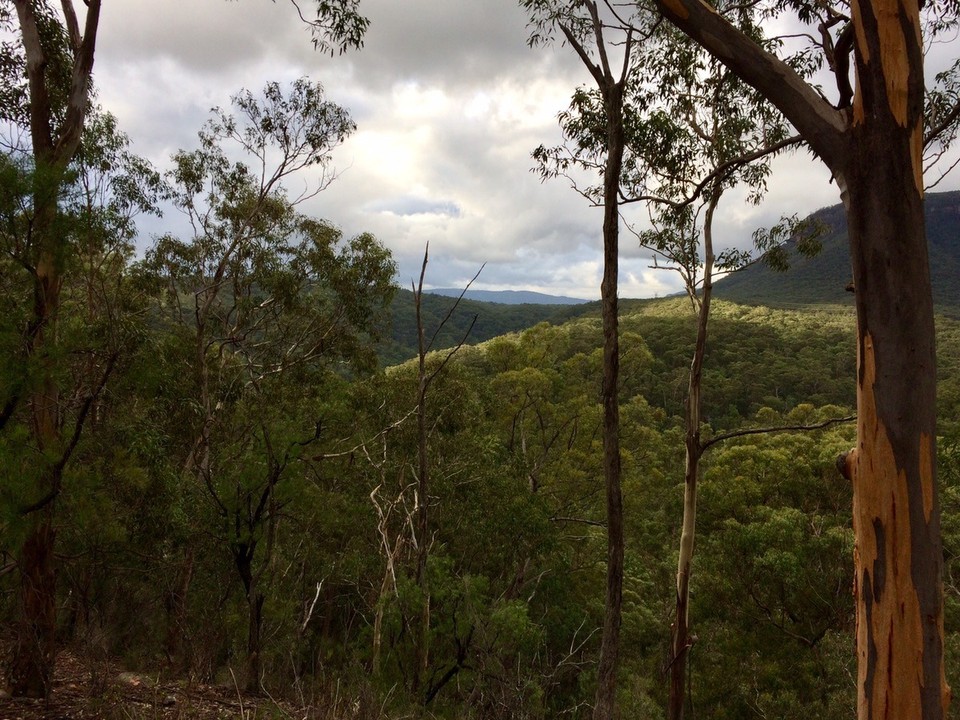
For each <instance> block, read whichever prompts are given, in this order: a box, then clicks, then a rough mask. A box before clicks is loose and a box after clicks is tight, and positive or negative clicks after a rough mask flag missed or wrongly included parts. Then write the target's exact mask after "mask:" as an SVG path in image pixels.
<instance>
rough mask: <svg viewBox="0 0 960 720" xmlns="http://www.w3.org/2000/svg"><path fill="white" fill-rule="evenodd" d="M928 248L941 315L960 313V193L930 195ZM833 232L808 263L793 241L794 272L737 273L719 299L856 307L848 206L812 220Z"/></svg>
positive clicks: (761, 268) (760, 269)
mask: <svg viewBox="0 0 960 720" xmlns="http://www.w3.org/2000/svg"><path fill="white" fill-rule="evenodd" d="M924 206H925V218H926V230H927V245H928V252H929V256H930V276H931V282H932V285H933V301H934V305H936V306H937V308H938V310H941V311H943V310H954V311H960V191H952V192H943V193H930V194H928V195H927V197H926V199H925V201H924ZM810 217H812V218H816V219H819V220H820V221H821V222H823V224H824V225H825V226H826V227H827V231H826V234H825V235H824V236H823V237H822V238H821V242H822V245H823V248H822V250H821V251H820V253H818V254H817V255H816V256H814V257H812V258H807V257H803V256H801V255H800V254H799V253H798V252H797V251H796V241H795V240H789V241H788V242H787V243H786V245H787V251H788V255H789V262H790V268H789V269H788V270H786V271H785V272H778V271H775V270H773V269H772V268H770V267H769V266H768V265H767V264H766V263H765V262H762V261H761V262H758V263H754V264H753V265H750V266H748V267H746V268H744V269H742V270H739V271H737V272H735V273H731V274H730V275H728V276H727V277H725V278H722V279H720V280H718V281H716V282H715V284H714V295H715V296H716V297H718V298H721V299H723V300H730V301H733V302H738V303H743V304H748V305H768V306H777V307H789V306H795V305H822V304H841V305H850V306H852V305H853V298H854V296H853V294H852V293H851V292H849V291H847V289H846V288H847V286H848V285H849V284H850V280H851V269H850V248H849V243H848V238H847V221H846V215H845V213H844V210H843V206H842V205H839V204H838V205H831V206H829V207H825V208H821V209H820V210H817V211H816V212H814V213H812V214H811V215H810Z"/></svg>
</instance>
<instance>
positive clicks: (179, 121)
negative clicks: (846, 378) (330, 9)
mask: <svg viewBox="0 0 960 720" xmlns="http://www.w3.org/2000/svg"><path fill="white" fill-rule="evenodd" d="M362 8H363V10H364V12H365V13H366V14H368V15H369V17H370V18H371V20H372V25H371V28H370V30H369V33H368V35H367V36H366V39H365V45H364V48H363V50H362V51H360V52H353V51H351V52H348V53H347V54H345V55H342V56H336V57H332V58H331V57H329V56H326V55H322V54H319V53H317V52H315V51H314V50H313V48H312V44H311V42H310V36H309V33H308V32H307V31H306V29H305V27H304V26H303V24H302V23H301V22H300V21H299V20H298V18H297V16H296V13H295V10H294V7H293V5H292V4H291V3H288V2H283V1H282V0H281V1H280V2H277V3H273V2H268V1H267V0H240V1H239V2H226V1H225V0H196V1H195V2H192V3H189V4H188V3H181V2H159V3H158V2H154V1H152V0H117V1H116V2H113V3H111V4H109V5H108V6H105V8H104V10H103V14H102V20H101V23H102V24H101V33H100V37H99V41H98V51H97V61H96V68H95V74H96V81H97V85H98V88H99V92H100V95H99V100H100V102H101V103H102V104H103V105H104V106H105V107H106V108H107V109H109V110H111V111H113V112H114V113H115V114H116V115H117V116H118V117H119V119H120V122H121V127H122V128H123V129H124V130H125V131H126V132H127V133H128V134H129V135H130V136H131V137H132V138H133V140H134V143H135V149H136V150H137V151H138V152H140V153H141V154H144V155H147V156H148V157H150V158H151V159H152V160H153V161H154V162H155V163H157V164H158V165H162V164H164V163H165V162H166V161H167V158H168V157H169V155H170V153H171V152H173V151H174V150H176V149H178V148H181V147H191V146H193V144H194V142H195V138H196V131H197V130H198V129H199V128H200V126H201V124H202V123H203V122H204V120H205V119H206V118H207V117H208V112H209V110H210V108H211V107H213V106H214V105H220V106H227V105H228V104H229V98H230V96H231V95H232V94H234V93H236V92H237V91H238V90H240V89H241V88H248V89H251V90H254V91H256V90H259V89H260V88H262V87H263V85H264V84H265V83H266V82H267V81H270V80H279V81H290V80H293V79H294V78H297V77H300V76H302V75H308V76H310V77H311V79H313V80H315V81H319V82H322V83H323V84H324V85H325V87H326V90H327V95H328V97H329V98H330V99H331V100H333V101H335V102H338V103H340V104H342V105H344V106H345V107H347V108H349V109H350V111H351V113H352V114H353V116H354V118H355V120H356V121H357V123H358V126H359V127H358V131H357V132H356V133H355V134H354V135H353V137H351V138H349V139H348V140H347V142H346V143H345V144H344V145H343V146H342V147H340V148H338V149H337V150H336V151H335V153H334V164H335V166H336V168H337V170H338V172H339V173H340V177H339V179H338V180H337V181H336V182H335V183H334V184H333V185H332V186H331V187H330V188H329V189H328V190H327V191H325V192H324V193H322V194H321V195H320V196H318V197H317V198H316V199H314V200H313V201H311V202H310V203H309V204H308V206H307V207H306V209H307V210H308V211H309V212H311V213H313V214H316V215H317V216H320V217H325V218H328V219H330V220H331V221H333V222H335V223H337V224H339V225H340V226H341V227H342V228H343V229H344V231H345V232H346V233H347V234H354V233H358V232H363V231H371V232H373V233H375V234H376V235H377V236H378V237H379V238H380V239H381V240H382V241H383V242H384V243H385V244H386V245H387V246H388V247H390V248H391V250H392V251H393V252H394V254H395V257H396V259H397V261H398V263H399V266H400V272H399V279H400V281H401V282H403V283H404V284H406V282H407V280H409V279H410V278H411V277H413V276H414V275H416V274H418V273H419V267H420V262H421V259H422V254H423V248H424V245H425V244H426V243H427V242H430V247H431V265H430V269H429V278H428V281H429V282H430V283H431V284H432V285H434V286H457V285H462V284H464V283H465V282H466V281H467V280H469V279H470V278H471V277H472V276H473V274H474V273H475V272H476V270H477V269H478V268H479V266H480V265H481V264H483V263H486V269H485V270H484V272H483V274H482V276H481V279H480V280H479V281H478V285H477V287H489V288H514V289H523V288H529V289H534V290H538V291H541V292H550V293H555V294H563V295H571V296H576V297H584V298H591V299H592V298H596V297H598V296H599V283H600V275H599V272H600V270H599V268H600V252H601V242H600V223H601V214H600V212H599V211H598V210H597V209H596V208H591V207H589V206H588V204H587V203H586V201H585V200H584V199H583V198H582V197H580V196H579V195H577V194H576V193H575V192H574V191H572V190H571V189H569V188H568V187H567V185H566V183H565V182H564V181H563V180H555V181H550V182H547V183H541V182H540V181H539V178H538V177H537V176H536V175H534V174H533V173H531V172H530V168H531V166H532V160H531V158H530V153H531V151H532V150H533V149H534V148H535V147H536V146H537V145H539V144H541V143H543V144H546V145H551V144H556V143H557V142H559V130H558V128H557V123H556V117H557V113H558V112H560V111H562V110H563V109H565V107H566V106H567V103H568V100H569V97H570V94H571V92H572V91H573V89H574V88H575V87H576V86H577V85H578V84H581V83H584V82H586V81H588V80H589V77H588V75H587V74H586V71H585V70H584V68H583V67H582V66H581V65H580V63H579V61H578V60H577V58H576V57H575V56H574V54H573V53H572V52H571V51H570V50H569V48H565V47H559V46H557V47H552V48H546V49H539V50H531V49H530V48H529V47H527V44H526V38H527V27H526V19H525V16H524V14H523V11H522V10H521V9H520V8H519V6H518V4H517V2H516V1H515V0H483V1H482V2H479V1H478V0H404V1H403V2H397V0H363V2H362ZM775 166H776V169H775V172H774V175H773V177H772V179H771V183H770V192H769V194H768V197H767V200H766V202H765V203H764V204H762V205H761V206H758V207H754V206H750V205H746V204H745V203H744V202H743V199H742V194H741V197H738V196H737V195H736V194H735V193H731V194H729V195H728V196H726V197H725V198H724V200H723V203H722V205H721V208H720V210H719V212H718V217H717V232H716V235H717V239H718V243H720V244H722V245H724V246H726V245H730V244H736V245H738V246H743V245H744V244H745V243H748V242H749V238H750V234H751V232H752V231H753V229H754V228H755V227H757V226H760V225H769V224H770V223H771V222H775V221H776V220H777V219H778V218H779V217H780V215H781V214H783V213H793V212H797V213H800V214H801V215H802V214H804V213H807V212H810V211H813V210H816V209H817V208H819V207H822V206H824V205H829V204H833V203H835V202H837V192H836V187H835V186H833V185H830V184H829V176H828V174H827V173H826V172H825V171H824V170H823V168H822V166H820V165H818V164H817V163H816V162H815V161H813V160H811V159H810V158H809V157H808V156H806V155H804V154H803V153H801V154H798V155H796V156H793V157H787V158H782V159H780V160H777V161H776V164H775ZM304 182H305V183H308V180H304ZM288 185H289V186H290V188H291V190H296V187H297V186H296V185H295V181H294V182H291V183H288ZM940 189H945V188H940ZM630 214H631V215H632V216H633V217H635V218H637V219H638V220H641V221H642V217H643V213H642V211H641V210H640V209H639V208H638V209H634V210H631V211H630ZM164 222H167V221H164ZM170 223H173V224H174V225H175V221H174V220H172V219H171V220H170ZM158 227H161V226H158V225H156V224H155V223H151V224H150V227H149V230H150V231H151V232H156V231H157V228H158ZM621 244H622V258H623V259H622V269H623V280H622V282H623V287H622V290H621V295H622V296H624V297H631V296H652V295H656V294H659V295H663V294H669V293H670V292H675V291H676V290H678V289H679V285H678V284H676V280H675V278H674V277H673V276H674V274H671V273H669V272H663V271H659V272H658V271H652V270H649V269H648V267H647V266H648V265H649V257H648V253H644V252H643V251H641V250H640V249H639V248H638V247H637V246H636V242H635V240H634V239H633V238H632V236H631V235H630V234H629V233H627V232H624V233H623V235H622V241H621Z"/></svg>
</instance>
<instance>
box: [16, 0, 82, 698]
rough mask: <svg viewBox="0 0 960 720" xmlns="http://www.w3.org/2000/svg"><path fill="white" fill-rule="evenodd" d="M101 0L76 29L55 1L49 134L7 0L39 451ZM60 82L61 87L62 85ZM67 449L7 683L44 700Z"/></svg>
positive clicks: (27, 559) (28, 553)
mask: <svg viewBox="0 0 960 720" xmlns="http://www.w3.org/2000/svg"><path fill="white" fill-rule="evenodd" d="M100 3H101V0H90V1H89V2H88V3H86V4H87V12H86V18H85V21H84V26H83V35H82V37H81V36H80V27H79V24H77V22H76V14H75V12H74V8H73V3H72V2H71V1H70V0H63V2H62V3H61V6H62V9H63V12H64V14H65V15H66V16H67V20H68V22H67V23H66V24H67V26H68V27H65V28H64V29H65V30H67V33H68V37H69V38H70V42H71V49H72V51H73V62H72V65H73V72H72V77H71V81H70V87H69V89H68V90H69V97H68V100H67V103H66V107H65V108H64V115H63V118H62V120H61V122H60V126H59V128H58V134H57V136H56V137H54V134H53V120H54V117H53V115H54V113H53V109H52V108H51V103H50V95H51V92H50V88H48V87H47V83H48V78H47V76H46V67H47V62H48V59H47V56H46V52H45V50H44V42H45V40H46V38H44V37H42V32H41V30H40V27H39V24H38V23H37V17H36V14H35V9H34V4H33V3H32V2H29V0H14V3H13V5H14V6H15V8H16V11H17V19H18V22H19V28H20V39H21V41H22V43H23V50H24V56H25V59H26V73H27V80H28V86H29V99H30V102H29V110H30V138H31V143H32V151H33V156H34V157H33V159H34V190H33V196H34V208H33V210H34V216H33V219H32V223H31V228H30V232H31V234H32V236H33V238H34V242H35V244H36V245H35V246H36V247H37V248H38V254H37V260H36V267H35V272H34V312H33V317H32V318H31V322H30V328H31V331H30V332H29V333H28V337H27V338H26V345H27V358H28V360H29V361H30V362H35V363H37V365H38V367H37V373H38V375H37V377H38V380H37V382H36V385H35V390H34V391H33V392H32V394H31V397H30V413H31V420H32V428H31V430H32V434H33V439H34V443H35V445H36V449H37V450H38V451H39V452H40V455H41V456H46V457H55V456H56V453H57V452H58V451H59V450H60V447H59V446H60V440H61V437H60V398H59V386H58V384H57V373H56V367H55V363H56V362H57V360H56V352H55V351H56V344H57V334H56V319H57V313H58V311H59V309H60V286H61V283H62V275H61V273H62V269H63V263H64V255H65V254H66V252H67V250H68V248H67V243H66V239H65V238H63V237H61V236H60V235H58V234H57V233H56V232H55V222H54V221H55V219H56V216H57V212H58V207H57V202H58V200H59V194H60V189H61V185H62V182H63V174H64V172H65V170H66V168H67V166H68V165H69V164H70V162H71V161H72V159H73V156H74V155H75V153H76V151H77V147H78V146H79V144H80V137H81V135H82V133H83V127H84V120H85V118H86V113H87V104H88V99H89V90H90V76H91V73H92V72H93V59H94V52H95V49H96V38H97V27H98V25H99V21H100ZM71 21H72V22H71ZM64 89H67V88H60V90H64ZM68 457H69V454H67V455H64V456H63V457H62V460H61V461H56V462H53V461H50V460H48V461H47V462H48V463H49V467H47V468H44V469H43V470H42V471H41V474H40V482H39V483H38V484H37V489H38V490H39V493H38V494H39V496H40V497H39V498H38V500H37V501H36V503H34V505H32V506H31V507H29V508H28V509H27V510H26V514H28V515H30V516H32V517H30V518H29V520H28V522H29V523H30V529H29V530H28V534H27V539H26V541H25V543H24V545H23V547H22V548H21V550H20V559H19V568H20V588H21V617H20V623H19V626H18V634H17V639H16V646H15V650H14V655H13V664H12V666H11V669H10V678H11V690H12V692H13V694H14V695H15V696H27V697H44V696H46V694H47V693H48V692H49V690H50V679H51V677H52V675H53V664H54V660H55V657H56V646H55V631H56V597H55V592H56V570H55V567H54V557H53V551H54V540H55V536H56V532H55V530H54V505H55V501H56V497H57V495H58V494H59V492H60V481H61V477H62V473H63V465H64V464H65V462H66V460H67V458H68Z"/></svg>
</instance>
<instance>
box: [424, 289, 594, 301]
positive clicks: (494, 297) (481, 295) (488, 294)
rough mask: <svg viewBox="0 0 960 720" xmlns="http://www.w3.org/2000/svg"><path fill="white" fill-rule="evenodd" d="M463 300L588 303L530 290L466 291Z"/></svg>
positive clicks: (453, 292)
mask: <svg viewBox="0 0 960 720" xmlns="http://www.w3.org/2000/svg"><path fill="white" fill-rule="evenodd" d="M427 292H429V293H430V294H431V295H443V296H445V297H454V298H457V297H460V293H461V292H463V290H461V289H459V288H433V289H432V290H428V291H427ZM464 298H466V299H467V300H479V301H481V302H489V303H502V304H504V305H583V304H585V303H588V302H590V301H589V300H582V299H580V298H574V297H567V296H565V295H547V294H546V293H540V292H533V291H532V290H467V292H466V294H465V295H464Z"/></svg>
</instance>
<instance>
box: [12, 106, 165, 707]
mask: <svg viewBox="0 0 960 720" xmlns="http://www.w3.org/2000/svg"><path fill="white" fill-rule="evenodd" d="M9 138H10V140H11V141H12V142H11V144H10V145H9V146H8V148H7V152H6V154H4V155H3V156H2V159H0V167H2V171H0V176H2V179H0V217H2V228H3V229H2V230H0V252H2V259H0V267H2V272H0V291H2V293H3V309H4V312H3V319H2V321H0V324H2V330H0V334H2V336H3V338H4V340H3V343H2V352H3V359H2V363H0V368H2V376H3V377H2V380H0V392H2V402H3V411H2V415H0V431H2V432H0V447H2V454H3V455H4V461H3V462H2V463H0V465H2V467H3V470H2V475H3V477H4V483H3V506H4V515H5V522H9V523H10V525H9V526H8V529H11V530H12V532H10V534H9V535H7V538H8V540H10V541H13V542H15V543H22V544H21V545H20V550H19V552H17V551H16V550H14V549H12V548H11V555H14V556H15V557H16V558H17V569H18V570H19V574H20V583H21V598H20V624H19V626H18V638H17V643H16V645H15V649H14V653H13V657H12V665H11V667H10V669H9V676H10V681H11V687H12V690H13V691H14V692H15V693H17V694H20V695H28V696H42V695H44V694H46V693H47V692H48V691H49V681H50V672H51V670H52V662H53V657H54V655H55V646H54V635H53V633H54V629H55V623H56V605H55V602H54V592H55V587H56V563H55V560H54V557H53V550H54V546H53V541H54V537H55V534H56V533H55V527H56V525H55V519H56V512H57V511H56V507H57V504H58V500H59V498H60V495H61V493H62V491H63V488H64V487H65V485H67V484H69V482H70V477H71V466H72V464H73V461H74V458H75V457H76V456H77V455H78V449H79V448H80V447H81V445H82V441H83V439H84V437H85V435H86V433H85V429H86V428H87V427H88V426H89V425H90V424H91V423H92V421H93V418H94V417H96V416H98V414H99V408H100V405H101V403H102V401H103V395H104V393H105V391H106V390H107V388H108V385H109V383H110V382H111V381H112V379H113V378H114V376H115V375H116V374H117V370H118V369H122V368H124V367H125V364H126V362H127V360H128V359H129V357H130V355H131V353H132V352H133V350H134V348H135V346H136V344H137V343H138V338H139V335H140V330H141V328H140V321H141V316H142V309H143V303H142V298H140V297H139V293H138V292H137V290H136V289H135V288H134V287H133V286H132V285H131V284H130V283H129V282H128V281H127V279H126V277H125V275H126V270H127V267H128V263H129V261H130V259H131V257H132V252H133V244H132V243H133V237H134V235H135V232H136V230H135V226H134V218H135V216H136V215H137V214H138V213H140V212H143V211H152V210H154V209H155V201H156V199H157V195H156V193H157V190H158V187H159V176H158V175H157V174H156V173H155V172H154V171H153V170H152V169H151V168H150V167H149V165H148V164H147V163H146V162H145V161H143V160H141V159H140V158H137V157H135V156H134V155H132V154H131V153H130V152H129V150H128V142H129V141H128V139H127V138H126V137H125V136H124V135H123V134H122V133H120V132H119V130H118V129H117V127H116V121H115V120H114V119H113V118H112V117H111V116H109V115H105V114H102V113H94V114H93V115H92V117H91V118H90V119H89V120H88V122H87V124H86V127H85V128H84V129H83V132H82V135H81V142H80V144H79V145H78V149H77V151H76V153H75V154H74V156H73V158H72V160H71V161H70V163H69V164H68V165H67V166H66V168H65V169H64V171H63V173H62V176H61V177H60V178H59V179H58V180H57V185H58V187H57V191H56V206H55V207H54V208H53V209H52V211H51V212H52V220H51V223H52V224H51V225H50V226H49V227H46V228H45V229H43V230H42V231H40V230H41V229H40V228H38V225H37V219H38V217H39V215H38V213H39V212H40V210H39V207H38V199H37V195H36V188H37V186H38V185H40V184H43V183H45V182H47V181H48V180H49V169H44V168H42V167H38V166H37V164H36V161H35V158H34V156H33V152H32V148H31V147H29V146H28V145H27V144H25V143H24V144H18V143H17V141H16V139H17V136H16V130H15V129H14V130H13V132H12V134H11V135H10V136H9ZM41 225H42V223H41ZM47 231H49V232H50V233H51V235H45V234H44V233H46V232H47ZM54 241H55V242H56V244H58V246H59V247H58V249H57V250H56V252H57V255H56V258H55V262H54V260H53V259H52V258H51V256H50V255H49V253H50V252H52V251H51V247H52V245H51V244H50V243H53V242H54ZM45 258H46V259H45ZM46 261H50V262H54V264H55V266H56V267H55V274H56V278H57V279H56V283H55V284H56V287H55V293H53V295H45V294H44V291H43V290H42V288H40V287H38V283H39V280H38V278H39V277H40V275H41V274H42V272H41V269H40V268H41V265H42V263H43V262H46ZM54 296H55V298H56V303H55V304H56V308H57V310H56V314H55V315H48V316H47V318H46V320H41V313H40V310H39V306H40V305H42V304H43V303H44V300H43V298H44V297H47V298H48V299H49V298H51V297H54ZM47 310H49V306H47ZM45 312H46V310H45ZM42 325H43V326H45V329H43V328H42V327H41V326H42ZM42 388H46V389H47V391H48V396H47V404H46V405H44V406H43V412H47V413H48V414H49V418H48V419H50V420H51V422H53V420H52V418H55V422H53V424H52V425H51V426H50V429H51V430H52V431H54V435H51V436H49V437H48V436H47V435H46V434H44V433H41V430H42V428H43V426H42V425H40V424H38V420H37V412H38V408H39V403H40V400H39V399H38V396H37V393H39V392H41V389H42ZM54 400H55V402H54ZM41 440H42V442H41ZM5 550H6V548H5Z"/></svg>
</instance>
